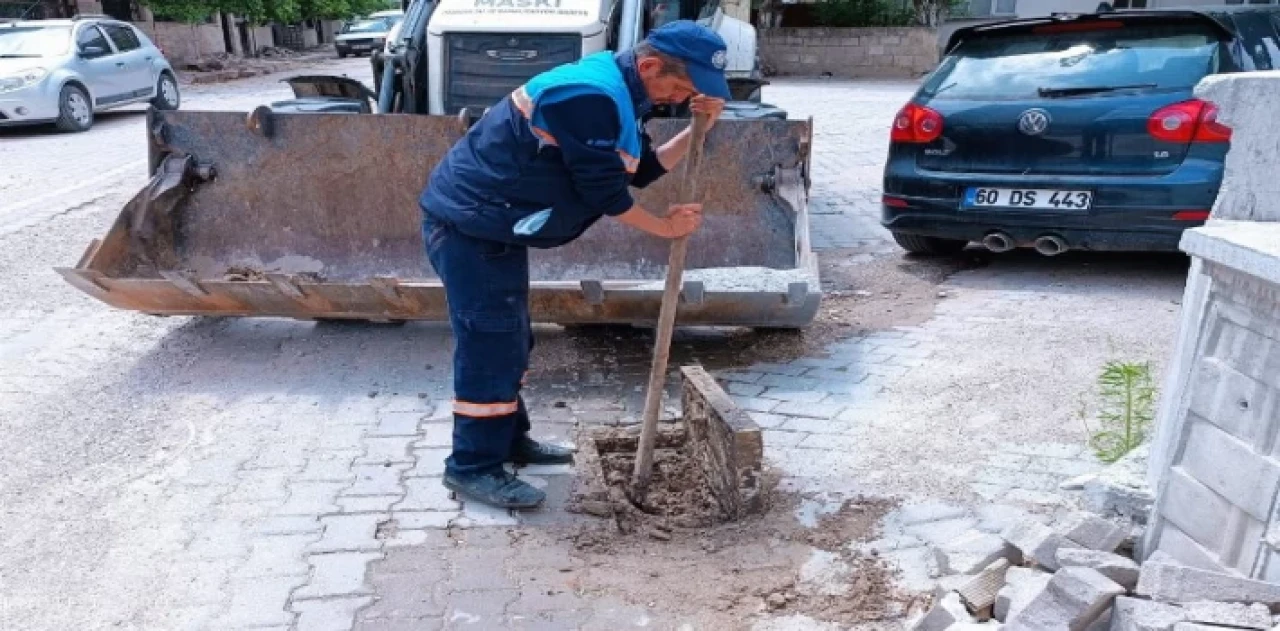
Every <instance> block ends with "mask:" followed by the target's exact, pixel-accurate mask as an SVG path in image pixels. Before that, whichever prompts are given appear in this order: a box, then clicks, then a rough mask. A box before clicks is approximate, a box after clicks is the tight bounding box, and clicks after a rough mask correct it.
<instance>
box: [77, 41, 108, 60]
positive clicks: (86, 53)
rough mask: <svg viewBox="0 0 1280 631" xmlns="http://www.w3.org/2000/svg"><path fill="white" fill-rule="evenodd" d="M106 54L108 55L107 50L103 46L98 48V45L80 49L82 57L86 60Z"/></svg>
mask: <svg viewBox="0 0 1280 631" xmlns="http://www.w3.org/2000/svg"><path fill="white" fill-rule="evenodd" d="M105 54H107V49H106V48H103V47H102V46H98V45H96V44H89V45H86V46H81V47H80V56H81V57H84V58H86V59H92V58H94V57H101V56H103V55H105Z"/></svg>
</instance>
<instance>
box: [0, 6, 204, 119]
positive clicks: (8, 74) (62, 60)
mask: <svg viewBox="0 0 1280 631" xmlns="http://www.w3.org/2000/svg"><path fill="white" fill-rule="evenodd" d="M181 101H182V97H181V95H180V94H179V92H178V81H177V77H176V75H175V74H174V71H173V67H172V66H170V65H169V61H168V60H167V59H165V57H164V54H163V53H162V52H161V51H160V49H159V48H157V47H156V45H155V44H153V43H151V40H150V39H148V38H147V36H146V35H145V34H143V33H142V31H139V30H138V29H137V28H135V27H134V26H133V25H132V24H129V23H128V22H121V21H118V20H113V19H110V18H106V17H97V16H78V17H76V18H74V19H70V20H35V21H28V22H10V23H4V24H0V126H7V125H28V124H33V123H54V124H55V125H57V127H58V129H61V130H63V131H84V130H86V129H89V127H90V126H92V125H93V115H94V112H100V111H102V110H106V109H111V108H115V107H120V106H123V105H130V104H133V103H146V102H150V103H151V105H152V106H154V107H156V108H157V109H162V110H175V109H178V106H179V104H180V103H181Z"/></svg>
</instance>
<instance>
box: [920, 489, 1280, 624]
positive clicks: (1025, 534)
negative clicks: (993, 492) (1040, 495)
mask: <svg viewBox="0 0 1280 631" xmlns="http://www.w3.org/2000/svg"><path fill="white" fill-rule="evenodd" d="M1133 536H1134V535H1133V530H1132V529H1129V528H1122V527H1120V526H1117V525H1116V524H1114V523H1112V522H1110V521H1108V520H1106V519H1103V518H1101V517H1099V516H1097V515H1094V514H1092V513H1086V512H1073V513H1070V514H1068V515H1066V516H1065V517H1063V518H1062V519H1060V520H1059V521H1058V522H1057V523H1056V524H1053V525H1046V524H1043V523H1041V522H1039V521H1036V520H1034V519H1023V520H1019V521H1016V522H1014V523H1012V524H1010V525H1008V526H1007V527H1006V528H1005V529H1004V530H1003V531H1002V532H1001V533H1000V534H992V533H984V532H980V531H977V530H974V531H970V532H968V533H965V534H963V535H960V536H959V537H957V538H956V539H954V540H952V541H950V542H948V543H945V544H943V545H940V546H938V547H937V548H936V549H935V552H936V557H937V559H936V560H937V566H938V569H939V570H941V571H942V573H943V574H949V575H948V576H945V577H944V578H943V579H942V580H940V581H939V582H938V587H937V589H936V590H935V593H934V600H933V606H932V608H931V609H929V610H928V611H927V612H926V613H924V614H922V615H919V616H918V617H917V618H916V619H914V620H912V621H910V622H909V623H908V629H910V630H911V631H944V630H949V631H977V630H979V629H983V630H987V629H991V628H997V629H1001V630H1002V631H1022V630H1037V631H1039V630H1044V631H1048V630H1055V631H1057V630H1067V631H1086V630H1088V631H1106V630H1110V631H1226V630H1229V629H1236V630H1239V629H1257V630H1267V629H1273V627H1274V630H1273V631H1280V626H1277V624H1280V617H1277V618H1273V616H1272V612H1273V611H1275V610H1280V584H1274V583H1267V582H1262V581H1255V580H1249V579H1246V578H1241V577H1238V576H1232V575H1227V574H1221V573H1217V572H1210V571H1206V570H1202V569H1197V568H1192V567H1188V566H1185V565H1182V564H1179V563H1178V562H1177V561H1175V560H1174V559H1173V558H1172V557H1170V556H1168V555H1166V554H1163V553H1160V552H1157V553H1156V554H1153V555H1151V557H1150V558H1149V559H1147V561H1146V563H1144V564H1142V565H1141V566H1139V564H1138V563H1136V562H1135V561H1134V560H1133V559H1132V558H1131V557H1130V555H1128V554H1127V553H1126V552H1125V551H1126V550H1129V549H1131V548H1132V545H1133V543H1134V541H1133Z"/></svg>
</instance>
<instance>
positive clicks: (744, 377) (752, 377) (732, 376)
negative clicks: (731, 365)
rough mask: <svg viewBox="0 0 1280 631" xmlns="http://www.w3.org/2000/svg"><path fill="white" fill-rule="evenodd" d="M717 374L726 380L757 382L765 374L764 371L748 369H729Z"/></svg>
mask: <svg viewBox="0 0 1280 631" xmlns="http://www.w3.org/2000/svg"><path fill="white" fill-rule="evenodd" d="M716 376H717V377H719V378H720V379H723V380H725V381H735V382H738V383H756V382H758V381H760V378H761V377H763V376H764V373H759V372H748V371H727V372H719V373H716Z"/></svg>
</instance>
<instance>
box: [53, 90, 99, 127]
mask: <svg viewBox="0 0 1280 631" xmlns="http://www.w3.org/2000/svg"><path fill="white" fill-rule="evenodd" d="M54 125H55V126H56V127H57V128H58V130H59V131H66V132H80V131H87V130H88V129H89V128H90V127H92V126H93V101H91V100H89V93H87V92H85V91H84V88H81V87H79V86H75V85H64V86H62V92H61V93H60V94H59V95H58V119H57V120H56V121H54Z"/></svg>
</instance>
